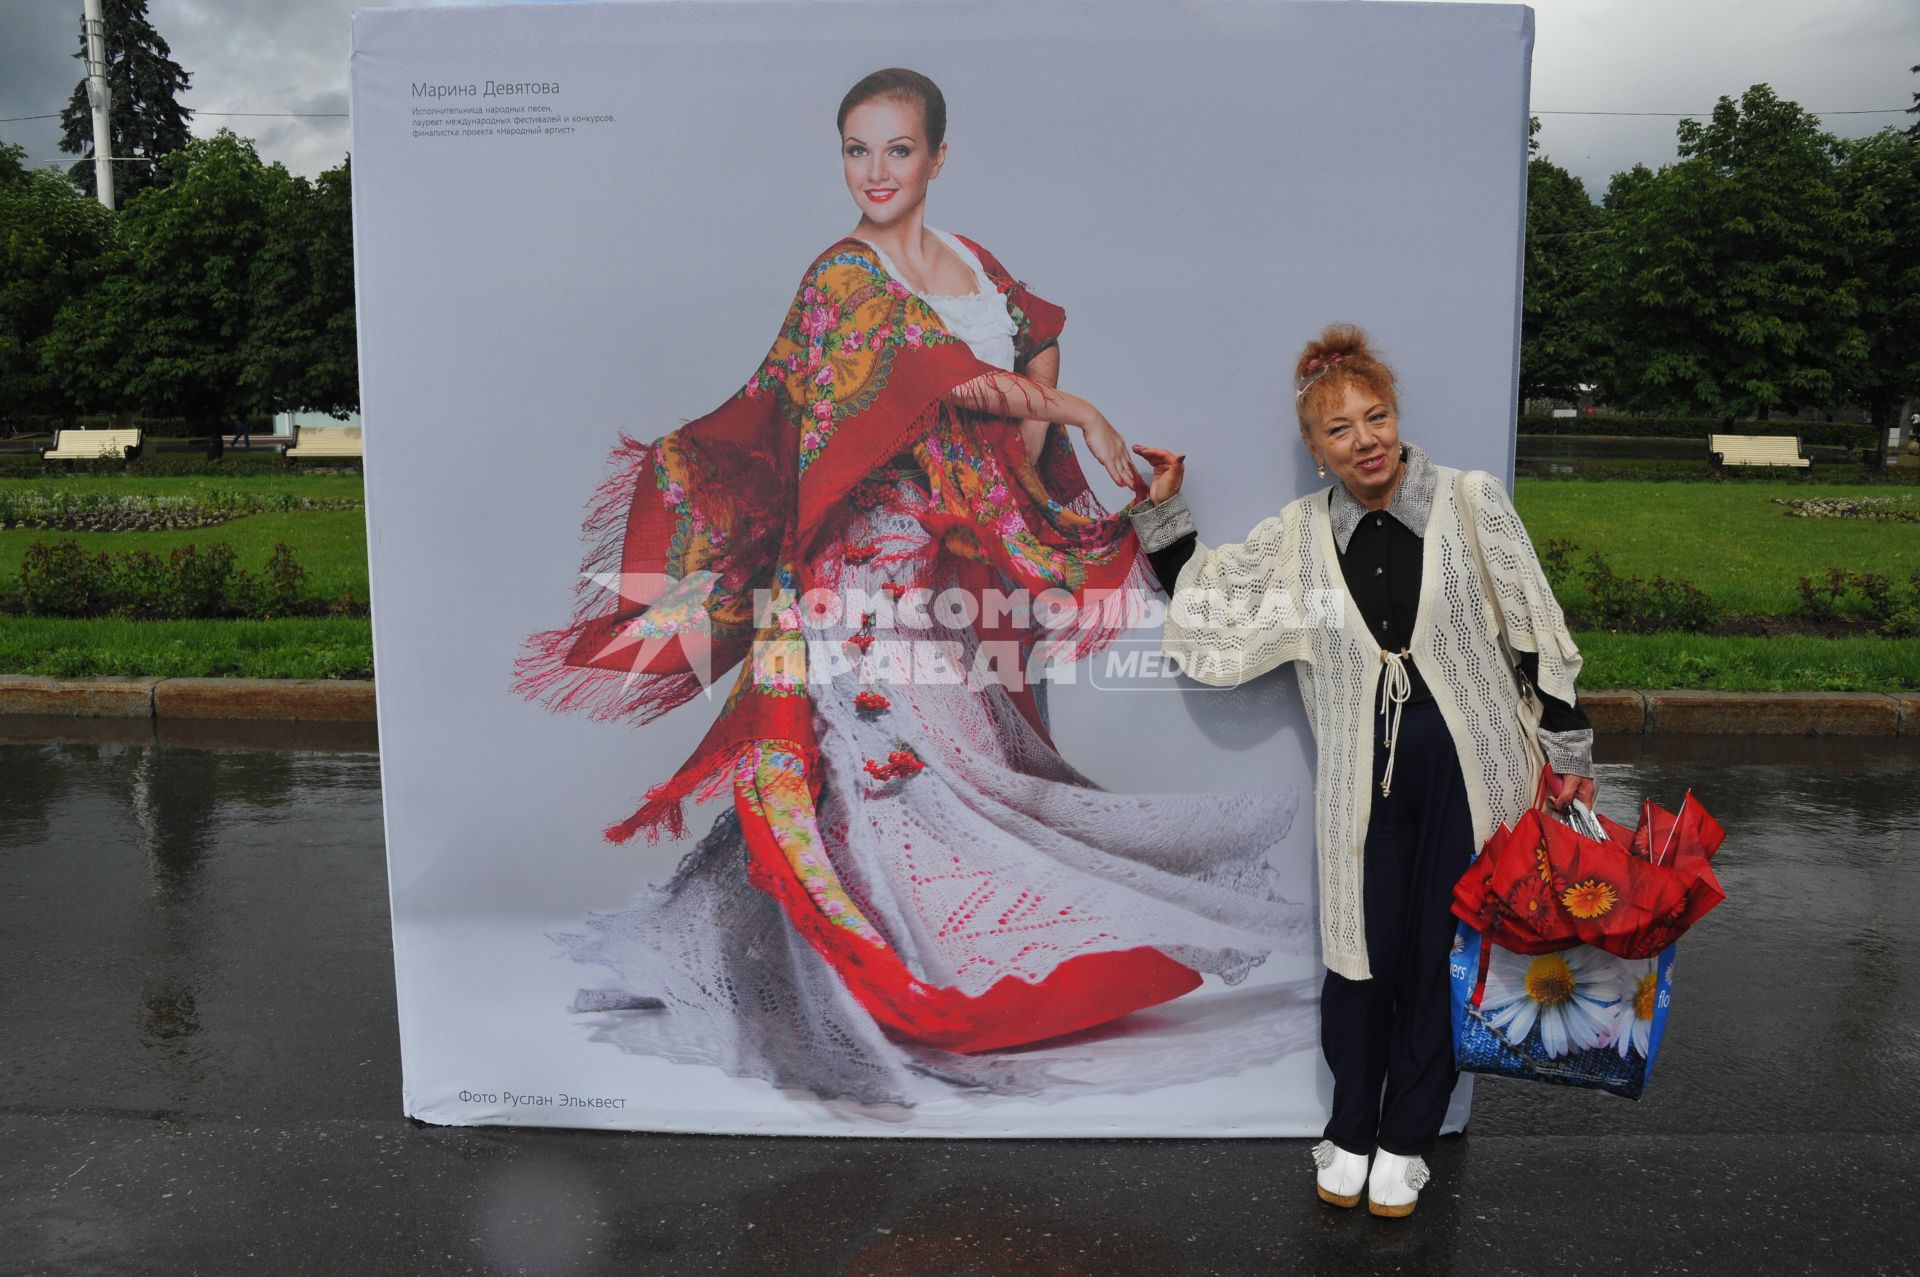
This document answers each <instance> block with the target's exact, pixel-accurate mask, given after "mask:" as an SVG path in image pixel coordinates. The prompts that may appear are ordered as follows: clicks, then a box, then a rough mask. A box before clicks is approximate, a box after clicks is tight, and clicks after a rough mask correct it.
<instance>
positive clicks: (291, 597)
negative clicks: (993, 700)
mask: <svg viewBox="0 0 1920 1277" xmlns="http://www.w3.org/2000/svg"><path fill="white" fill-rule="evenodd" d="M306 576H307V570H306V569H305V568H304V567H302V566H301V565H300V563H299V561H298V560H296V559H295V558H294V554H293V550H292V549H291V548H289V547H288V545H287V543H286V542H284V541H281V542H278V543H276V544H275V545H274V547H273V554H272V555H271V556H270V557H269V558H268V560H267V563H266V568H265V570H264V571H263V572H262V574H261V575H260V576H259V577H254V576H251V575H250V574H248V573H247V572H246V571H245V570H244V569H242V568H241V567H240V566H239V564H238V560H237V557H236V556H235V554H234V552H233V547H232V546H229V545H227V544H226V543H225V542H223V541H216V542H214V543H213V544H211V545H208V546H206V547H205V548H200V547H196V546H193V545H182V546H176V547H174V549H173V550H172V551H171V552H170V553H169V554H168V555H167V556H166V557H165V558H162V557H161V556H159V555H157V554H155V553H153V552H152V551H150V550H129V551H126V552H124V553H122V554H118V555H108V554H89V553H87V552H86V551H84V550H82V549H81V548H80V544H79V542H77V541H61V542H56V543H54V544H52V545H48V544H46V543H44V542H40V541H36V542H34V543H33V544H32V545H30V546H28V547H27V550H26V554H25V555H24V556H23V557H22V560H21V568H20V604H21V606H22V608H23V609H24V610H25V611H26V612H27V613H28V614H29V615H33V616H67V617H95V616H109V615H111V616H121V617H128V618H131V619H135V620H151V619H157V620H224V619H232V618H237V617H245V618H252V619H270V618H272V617H277V616H286V615H289V614H293V613H299V612H316V611H317V612H325V613H327V614H329V615H331V614H334V613H336V612H339V611H341V610H342V609H341V608H340V605H339V604H338V603H337V602H336V603H332V604H317V603H307V602H304V601H303V600H302V599H301V597H300V595H301V589H302V587H303V585H304V583H305V581H306ZM347 610H348V611H350V612H353V611H358V610H359V609H358V607H357V605H353V604H352V603H351V601H349V606H348V609H347Z"/></svg>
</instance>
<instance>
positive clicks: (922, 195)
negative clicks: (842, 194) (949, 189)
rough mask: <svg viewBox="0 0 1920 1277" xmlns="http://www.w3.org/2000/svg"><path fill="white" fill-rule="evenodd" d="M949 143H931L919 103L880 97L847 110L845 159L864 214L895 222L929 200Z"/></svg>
mask: <svg viewBox="0 0 1920 1277" xmlns="http://www.w3.org/2000/svg"><path fill="white" fill-rule="evenodd" d="M946 158H947V144H946V143H945V142H942V143H940V145H939V146H938V147H937V148H936V147H929V146H928V145H927V123H926V120H925V119H924V118H923V117H922V112H921V110H920V106H919V104H918V103H914V102H897V101H894V100H892V99H890V98H875V99H873V100H872V101H870V102H862V103H861V104H860V105H859V106H856V107H854V108H853V110H851V111H849V112H847V124H846V129H845V131H844V132H843V133H842V134H841V136H840V161H841V164H842V165H843V167H844V168H845V170H846V179H847V192H848V194H850V195H852V196H853V202H854V205H855V206H856V207H857V208H859V210H860V213H861V216H863V217H864V218H865V219H866V220H867V221H869V222H871V223H873V224H874V225H876V226H890V225H893V224H894V223H896V222H898V221H900V219H901V218H903V217H905V216H906V215H907V214H909V213H911V212H913V211H914V210H915V209H917V208H919V207H920V206H921V205H922V204H924V203H925V202H926V198H927V183H928V182H931V181H932V180H933V179H934V178H936V177H938V176H939V175H940V166H941V165H942V164H943V163H945V162H946Z"/></svg>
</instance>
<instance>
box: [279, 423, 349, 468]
mask: <svg viewBox="0 0 1920 1277" xmlns="http://www.w3.org/2000/svg"><path fill="white" fill-rule="evenodd" d="M286 455H287V456H288V457H291V458H294V459H296V460H298V459H300V458H304V457H358V456H363V455H365V454H364V453H363V452H362V450H361V447H360V427H359V426H296V427H295V428H294V433H293V445H292V446H291V447H289V448H288V449H287V452H286Z"/></svg>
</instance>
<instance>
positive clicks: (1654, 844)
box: [1453, 772, 1727, 958]
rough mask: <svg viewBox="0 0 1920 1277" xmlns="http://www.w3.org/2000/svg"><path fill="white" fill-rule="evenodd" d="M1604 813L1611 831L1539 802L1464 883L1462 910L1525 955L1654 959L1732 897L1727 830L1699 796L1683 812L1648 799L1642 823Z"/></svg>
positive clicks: (1497, 835) (1457, 894) (1458, 907)
mask: <svg viewBox="0 0 1920 1277" xmlns="http://www.w3.org/2000/svg"><path fill="white" fill-rule="evenodd" d="M1553 779H1554V778H1553V775H1552V773H1551V772H1547V773H1545V774H1544V776H1543V783H1551V782H1552V781H1553ZM1595 819H1596V821H1597V826H1596V828H1595V829H1594V831H1593V832H1598V833H1600V834H1602V835H1604V836H1603V837H1593V836H1591V834H1590V833H1583V832H1581V831H1580V830H1577V829H1575V828H1573V827H1572V826H1571V825H1569V824H1566V823H1563V822H1562V821H1560V820H1557V819H1554V818H1552V817H1551V816H1549V815H1548V814H1547V813H1546V812H1545V811H1543V810H1541V809H1539V808H1536V809H1534V810H1531V811H1528V812H1527V813H1525V814H1524V815H1522V816H1521V817H1520V819H1519V820H1518V821H1516V822H1515V823H1514V826H1513V828H1511V829H1509V828H1507V827H1506V826H1505V825H1502V826H1501V827H1500V828H1499V829H1498V830H1496V831H1495V832H1494V835H1493V837H1491V838H1489V839H1488V840H1487V845H1486V846H1485V847H1484V848H1483V849H1482V850H1481V853H1480V855H1479V856H1478V857H1477V858H1476V859H1475V860H1474V862H1473V864H1472V865H1470V866H1468V868H1467V871H1466V873H1465V874H1463V875H1462V876H1461V878H1460V881H1459V882H1458V883H1457V884H1455V886H1454V892H1453V896H1454V901H1453V912H1454V915H1455V916H1456V917H1458V918H1459V919H1460V920H1461V921H1463V922H1465V923H1467V924H1468V925H1469V926H1472V927H1474V928H1476V929H1478V930H1479V931H1480V932H1481V933H1483V934H1484V935H1486V936H1487V937H1488V938H1489V939H1490V940H1491V941H1492V942H1493V943H1495V944H1497V945H1499V946H1500V947H1502V948H1504V949H1509V950H1512V951H1513V952H1516V953H1533V954H1537V953H1550V952H1553V951H1554V950H1558V949H1569V948H1572V947H1573V946H1575V945H1581V944H1589V945H1594V946H1596V947H1598V948H1600V949H1604V950H1606V951H1607V952H1608V953H1611V954H1615V955H1617V956H1619V957H1622V958H1651V957H1653V956H1654V955H1656V954H1658V953H1659V952H1660V951H1661V950H1663V949H1665V948H1666V947H1667V946H1668V945H1670V944H1672V943H1673V942H1674V941H1675V940H1677V939H1679V938H1680V936H1681V935H1683V934H1685V932H1686V930H1687V928H1688V927H1691V926H1692V925H1693V924H1694V923H1696V922H1698V921H1699V920H1700V919H1701V918H1702V917H1704V916H1706V914H1707V912H1708V911H1709V910H1711V909H1712V908H1713V907H1714V906H1715V905H1717V904H1719V903H1720V902H1721V901H1722V900H1725V899H1726V898H1727V895H1726V892H1725V891H1724V890H1723V889H1722V888H1721V886H1720V880H1719V878H1718V877H1716V876H1715V875H1714V872H1713V863H1712V861H1713V854H1714V852H1716V851H1718V850H1719V849H1720V844H1721V842H1722V840H1724V839H1725V837H1726V831H1725V830H1723V829H1721V827H1720V825H1719V822H1717V821H1716V820H1714V818H1713V817H1712V816H1710V815H1708V814H1707V811H1706V809H1705V808H1704V807H1702V806H1701V805H1700V804H1699V802H1698V801H1697V800H1696V799H1695V798H1694V797H1693V794H1692V793H1691V792H1689V793H1688V794H1687V796H1686V798H1685V800H1684V801H1683V802H1682V803H1681V804H1680V810H1679V811H1678V812H1670V811H1668V810H1666V809H1665V808H1664V807H1659V806H1656V805H1655V804H1653V803H1650V802H1649V803H1645V804H1643V805H1642V807H1641V810H1640V824H1639V826H1638V828H1635V829H1628V828H1627V827H1626V826H1624V825H1621V824H1618V823H1617V822H1615V821H1612V820H1609V819H1607V818H1606V817H1605V816H1598V815H1597V814H1596V816H1595Z"/></svg>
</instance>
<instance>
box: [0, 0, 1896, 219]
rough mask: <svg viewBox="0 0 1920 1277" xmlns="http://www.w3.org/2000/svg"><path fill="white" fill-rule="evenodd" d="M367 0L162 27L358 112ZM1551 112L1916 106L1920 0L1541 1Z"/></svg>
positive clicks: (180, 0)
mask: <svg viewBox="0 0 1920 1277" xmlns="http://www.w3.org/2000/svg"><path fill="white" fill-rule="evenodd" d="M355 7H356V5H355V3H354V0H274V2H270V3H262V2H261V0H150V3H149V13H150V16H151V17H152V19H153V22H154V25H155V26H156V27H157V28H158V29H159V30H160V33H161V34H162V35H164V36H165V37H166V39H167V41H168V43H169V44H171V45H172V46H173V52H174V56H175V57H176V58H177V59H178V60H179V61H180V64H181V65H182V66H184V67H186V68H187V70H188V71H190V72H192V73H193V77H194V83H193V89H192V91H191V92H190V93H189V94H188V98H187V105H188V106H191V107H194V108H196V109H198V110H200V111H202V112H213V111H314V112H331V111H344V110H345V109H346V106H345V103H346V91H347V51H348V41H349V39H350V25H349V23H350V15H351V13H352V11H353V9H354V8H355ZM79 8H80V5H79V0H31V2H29V3H11V4H7V5H4V6H0V116H18V115H32V114H39V113H42V112H48V111H58V110H59V109H60V107H61V106H62V105H64V104H65V102H66V100H67V96H68V94H70V93H71V92H72V90H73V86H74V83H75V82H76V81H77V80H78V79H79V75H80V64H79V63H78V62H77V61H76V60H74V59H73V58H72V57H71V56H70V55H71V53H72V52H73V49H74V47H75V42H76V39H77V31H78V25H79V24H78V15H79ZM1535 9H1536V30H1537V40H1536V49H1535V56H1534V74H1533V105H1534V106H1535V108H1536V109H1542V110H1545V109H1561V110H1567V109H1572V110H1620V111H1632V110H1641V111H1698V112H1705V111H1707V110H1709V109H1710V108H1711V107H1712V105H1713V103H1714V100H1715V99H1716V98H1718V97H1719V96H1721V95H1722V94H1730V95H1736V96H1737V95H1738V94H1739V93H1741V92H1742V91H1743V90H1745V89H1746V88H1747V87H1748V86H1749V85H1751V84H1755V83H1759V82H1766V83H1769V84H1772V85H1773V87H1774V88H1775V89H1776V90H1777V91H1778V92H1779V93H1781V94H1782V95H1783V96H1785V97H1789V98H1792V99H1794V100H1795V101H1798V102H1800V103H1802V104H1803V105H1805V106H1807V107H1809V108H1813V109H1816V110H1819V109H1826V110H1834V109H1843V108H1868V107H1890V108H1891V107H1904V106H1906V105H1907V104H1908V103H1909V102H1910V101H1911V100H1912V98H1911V95H1912V93H1913V92H1914V90H1915V88H1916V87H1920V77H1916V76H1913V75H1911V74H1909V72H1908V67H1910V66H1911V65H1912V64H1913V63H1914V61H1915V60H1916V59H1920V5H1916V4H1914V3H1913V0H1821V2H1820V3H1818V4H1810V3H1807V2H1806V0H1684V2H1682V3H1674V2H1673V0H1536V2H1535ZM1912 121H1913V117H1911V116H1902V115H1880V116H1834V117H1830V118H1828V119H1827V121H1826V124H1827V126H1828V127H1829V128H1831V129H1832V130H1833V131H1835V132H1836V133H1840V134H1842V135H1845V136H1858V135H1861V134H1865V133H1870V132H1873V131H1874V130H1876V129H1880V128H1884V127H1887V126H1889V125H1902V126H1904V125H1906V124H1909V123H1912ZM1674 125H1675V121H1674V120H1672V119H1661V118H1638V119H1636V118H1622V117H1593V116H1546V117H1544V118H1543V127H1542V130H1541V135H1540V136H1541V142H1542V145H1543V148H1544V150H1545V151H1546V153H1547V154H1548V155H1549V156H1551V157H1552V158H1553V159H1554V160H1555V161H1557V162H1558V163H1560V164H1562V165H1564V166H1565V167H1566V168H1568V169H1570V170H1571V171H1572V172H1573V173H1574V174H1576V175H1577V176H1579V177H1580V178H1581V179H1583V180H1584V181H1585V182H1586V184H1587V187H1588V190H1589V191H1590V192H1592V193H1593V194H1595V195H1598V194H1599V193H1600V192H1601V191H1602V190H1604V189H1605V186H1606V182H1607V179H1608V177H1609V176H1610V175H1611V174H1613V173H1614V172H1616V171H1618V170H1620V169H1623V168H1627V167H1629V166H1630V165H1632V164H1634V163H1645V164H1649V165H1654V166H1658V165H1660V164H1663V163H1666V162H1667V161H1669V160H1671V159H1672V158H1673V147H1674ZM220 127H228V128H232V129H233V130H234V131H235V132H238V133H242V134H245V135H246V136H248V137H251V138H253V139H255V141H256V142H257V144H258V145H259V147H260V150H261V154H262V155H263V156H264V157H266V158H268V159H271V160H279V161H281V162H282V163H284V164H286V165H287V166H288V167H289V168H291V169H293V170H294V171H295V172H299V173H304V174H307V175H309V176H311V175H312V174H315V173H317V172H319V171H320V170H321V169H324V168H329V167H331V166H333V165H335V164H338V163H339V162H340V159H341V157H342V156H343V155H344V154H345V153H346V150H347V144H348V129H347V121H346V120H345V119H245V118H221V117H216V116H213V115H211V114H201V115H198V116H197V117H196V118H195V121H194V128H195V130H196V131H197V132H199V133H210V132H212V131H214V130H215V129H217V128H220ZM58 136H59V130H58V127H57V122H56V121H52V120H38V121H28V122H22V123H15V124H0V137H3V138H5V139H7V140H8V141H15V142H20V143H22V144H24V145H26V146H27V147H28V149H29V151H30V152H31V153H32V154H33V155H35V156H51V155H55V154H57V151H56V150H55V149H54V147H55V142H56V140H57V138H58Z"/></svg>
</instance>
